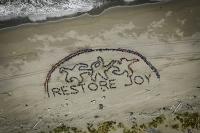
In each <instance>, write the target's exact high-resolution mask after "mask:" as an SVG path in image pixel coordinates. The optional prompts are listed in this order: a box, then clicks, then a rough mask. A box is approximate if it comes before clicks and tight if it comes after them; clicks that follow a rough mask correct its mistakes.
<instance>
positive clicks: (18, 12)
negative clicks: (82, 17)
mask: <svg viewBox="0 0 200 133" xmlns="http://www.w3.org/2000/svg"><path fill="white" fill-rule="evenodd" d="M100 4H101V3H98V5H100ZM95 6H97V2H92V1H90V0H68V1H61V2H59V3H57V2H55V1H54V2H53V1H52V0H41V1H40V3H35V2H34V1H33V0H32V1H30V2H29V3H22V2H18V3H6V4H1V5H0V20H9V19H13V18H17V17H28V18H29V19H30V20H31V21H41V20H46V19H47V18H53V17H62V16H68V15H73V14H76V13H78V12H87V11H90V10H91V9H93V8H94V7H95Z"/></svg>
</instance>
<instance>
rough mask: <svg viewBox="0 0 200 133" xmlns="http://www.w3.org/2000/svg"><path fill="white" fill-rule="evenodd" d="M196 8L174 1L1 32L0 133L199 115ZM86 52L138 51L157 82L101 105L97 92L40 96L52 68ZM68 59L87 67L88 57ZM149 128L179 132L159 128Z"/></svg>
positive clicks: (199, 55) (193, 2)
mask: <svg viewBox="0 0 200 133" xmlns="http://www.w3.org/2000/svg"><path fill="white" fill-rule="evenodd" d="M199 6H200V2H199V1H198V0H191V1H188V0H174V1H172V2H168V3H160V4H148V5H143V6H136V7H115V8H111V9H107V10H106V11H104V12H103V13H102V14H100V15H98V16H90V15H87V14H85V15H82V16H80V17H77V18H73V19H65V20H62V21H59V22H49V23H42V24H29V25H23V26H19V27H15V28H8V29H5V30H1V31H0V101H1V102H0V131H1V132H4V133H6V132H19V131H21V132H39V131H48V130H51V129H52V128H55V127H57V126H59V125H60V124H61V123H64V124H66V125H71V126H72V125H73V126H76V127H81V128H85V127H86V125H87V123H88V122H92V123H98V122H102V121H107V120H116V121H120V122H123V123H126V124H129V123H130V121H131V120H132V119H133V116H134V117H135V118H136V119H137V121H139V122H141V121H142V122H143V121H148V120H149V119H152V118H154V117H156V116H159V115H161V114H167V115H173V114H174V113H175V112H185V111H187V112H199V110H200V105H199V102H200V95H199V94H200V89H199V88H200V83H199V80H200V67H199V65H200V60H199V59H200V24H199V23H200V15H199V12H200V8H199ZM86 48H125V49H131V50H135V51H138V52H139V53H140V54H142V55H143V56H145V57H146V58H147V60H148V61H150V62H151V63H152V64H153V65H154V66H155V67H156V68H157V69H158V71H159V73H160V76H161V77H160V80H159V81H157V80H154V79H153V80H152V81H150V82H151V84H150V85H146V86H144V87H140V86H139V87H137V88H135V89H133V90H130V89H124V88H122V89H119V90H118V91H113V92H105V94H104V95H106V98H105V100H102V99H101V97H102V96H103V95H102V93H98V92H97V93H94V94H86V95H84V96H82V95H77V96H74V97H72V98H71V97H70V98H68V97H66V98H64V97H56V98H48V95H47V92H45V88H44V82H45V79H46V76H47V74H48V72H49V70H50V69H51V68H52V66H53V65H54V64H56V63H57V62H58V61H59V60H61V59H63V58H64V57H66V56H68V55H69V54H71V53H74V52H76V51H78V50H81V49H86ZM94 56H97V55H96V54H94ZM91 58H92V57H91ZM110 58H112V57H110ZM76 61H80V62H81V61H82V62H89V61H90V57H88V58H80V60H79V59H77V60H76ZM121 82H122V83H123V82H124V81H123V80H122V81H121ZM91 100H95V101H96V102H95V103H91ZM100 104H103V106H104V108H103V109H101V110H100V109H99V105H100ZM130 112H133V116H130ZM131 114H132V113H131ZM94 116H98V118H96V117H94ZM156 130H158V131H160V132H163V133H166V132H169V133H173V132H174V133H175V132H176V133H177V132H182V131H181V129H179V130H174V129H171V128H167V127H162V126H161V127H159V128H158V129H156ZM193 132H194V133H197V132H198V131H197V130H196V129H192V133H193Z"/></svg>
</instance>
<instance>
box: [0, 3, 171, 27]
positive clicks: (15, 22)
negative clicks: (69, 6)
mask: <svg viewBox="0 0 200 133" xmlns="http://www.w3.org/2000/svg"><path fill="white" fill-rule="evenodd" d="M145 1H146V0H144V2H141V3H140V2H138V1H136V3H135V2H130V3H129V4H127V3H125V2H123V1H121V2H122V3H120V2H119V3H116V4H107V5H103V6H102V7H99V8H94V9H92V10H90V11H88V12H78V13H75V14H71V15H68V16H62V17H51V18H47V19H46V20H41V21H31V20H30V19H29V18H28V17H18V18H15V19H10V20H5V21H0V31H1V30H6V29H10V28H11V29H12V28H17V27H21V26H24V25H38V24H48V23H56V22H62V21H65V20H71V19H76V18H79V17H82V16H83V15H89V16H90V17H97V16H100V15H101V14H103V13H104V12H106V11H108V10H112V9H113V8H131V7H140V6H143V7H144V6H148V5H155V4H163V3H167V2H170V1H152V2H145ZM147 1H148V0H147ZM137 2H138V3H137ZM7 23H11V24H7ZM2 25H3V26H2Z"/></svg>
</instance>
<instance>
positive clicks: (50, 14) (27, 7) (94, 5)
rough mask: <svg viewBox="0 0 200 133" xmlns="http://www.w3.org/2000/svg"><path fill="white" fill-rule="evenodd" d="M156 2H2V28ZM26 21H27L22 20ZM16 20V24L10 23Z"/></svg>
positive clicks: (11, 0) (122, 0)
mask: <svg viewBox="0 0 200 133" xmlns="http://www.w3.org/2000/svg"><path fill="white" fill-rule="evenodd" d="M160 1H161V0H160ZM152 2H157V1H155V0H0V28H2V27H6V26H5V25H8V24H10V25H13V24H14V25H17V22H16V21H17V20H19V18H20V23H26V22H37V21H45V20H47V19H50V18H59V17H64V16H75V15H79V14H82V13H86V12H90V11H91V12H93V13H94V12H95V11H94V10H95V9H102V10H103V9H105V8H107V7H110V6H116V5H129V4H144V3H152ZM25 18H26V19H25ZM21 19H25V20H21ZM11 20H15V21H14V22H10V21H11ZM18 23H19V22H18Z"/></svg>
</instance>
